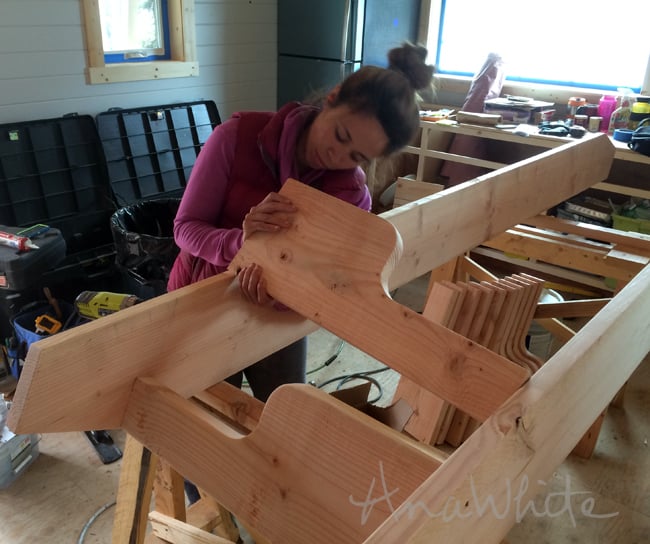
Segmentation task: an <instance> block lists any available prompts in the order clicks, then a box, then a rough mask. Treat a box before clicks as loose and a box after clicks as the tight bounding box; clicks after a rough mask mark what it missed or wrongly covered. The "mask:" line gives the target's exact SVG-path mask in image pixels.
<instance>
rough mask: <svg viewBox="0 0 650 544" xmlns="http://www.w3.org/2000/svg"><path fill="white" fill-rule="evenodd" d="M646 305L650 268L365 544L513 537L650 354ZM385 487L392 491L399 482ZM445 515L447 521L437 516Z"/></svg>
mask: <svg viewBox="0 0 650 544" xmlns="http://www.w3.org/2000/svg"><path fill="white" fill-rule="evenodd" d="M648 305H650V267H646V268H645V269H644V270H642V271H641V272H640V273H639V274H638V275H637V276H636V277H635V278H634V279H633V280H632V281H631V282H630V283H629V284H628V285H627V286H626V287H625V288H623V290H622V291H621V292H620V293H619V294H618V295H617V296H616V297H615V298H614V299H612V301H611V302H610V303H609V304H608V305H607V307H606V308H605V310H604V311H602V312H599V313H598V314H597V315H596V316H594V318H593V319H591V320H590V321H589V322H588V323H587V324H586V325H585V327H584V328H583V329H582V330H581V331H580V333H579V334H577V335H576V336H575V337H574V338H573V339H571V340H570V341H569V342H568V343H567V344H566V345H564V346H563V347H562V348H561V349H560V350H559V351H558V352H557V353H556V354H555V355H554V356H553V357H552V358H551V359H549V360H548V361H547V362H546V364H545V365H544V366H542V368H541V369H540V370H539V371H538V372H537V373H536V374H534V375H533V376H532V378H531V379H530V380H529V381H528V382H527V383H526V384H525V385H524V386H523V387H522V388H521V389H520V390H519V391H518V392H517V393H516V394H515V395H514V396H513V397H512V398H511V399H510V400H509V401H508V402H507V403H505V404H504V405H503V406H502V407H501V408H500V409H499V410H498V411H497V412H495V414H494V415H493V416H492V417H490V419H489V420H487V421H486V422H485V423H484V424H483V425H481V427H480V428H479V429H478V430H477V431H476V432H475V433H474V434H473V435H472V436H471V437H470V438H469V439H468V440H467V441H466V442H465V443H464V444H463V445H462V446H461V447H460V448H459V449H458V450H456V452H455V453H454V454H453V455H452V456H451V457H450V458H449V459H448V460H447V461H446V462H445V465H444V470H439V471H437V472H435V473H434V474H433V475H432V476H431V477H430V478H429V479H428V480H427V482H425V483H424V484H422V485H421V486H420V487H419V488H418V490H417V491H416V492H415V493H413V494H412V495H411V496H410V497H409V498H408V499H407V501H406V502H405V503H404V504H403V505H402V507H400V508H399V509H397V510H396V511H395V513H394V515H393V516H392V517H391V518H390V519H388V520H387V521H386V522H385V523H384V524H383V525H382V526H381V527H380V528H379V529H378V530H377V531H375V533H374V534H373V535H372V536H371V537H370V538H368V539H367V540H366V541H365V543H364V544H383V543H385V542H404V543H407V542H408V543H418V544H420V543H422V544H424V543H426V544H437V543H447V542H463V543H466V544H471V543H476V544H479V543H480V544H491V543H497V542H499V540H500V539H502V538H503V537H505V535H506V534H507V532H508V530H509V529H510V527H512V525H513V524H514V523H515V522H516V519H517V516H518V515H519V514H524V513H526V512H528V514H529V515H531V513H530V506H529V505H530V504H531V503H530V501H533V500H534V497H535V496H536V495H537V494H538V493H539V492H540V491H541V492H542V494H543V492H544V490H545V486H544V485H542V484H540V483H539V481H540V480H541V481H542V482H543V480H545V479H547V478H548V477H549V476H550V475H551V474H552V472H553V470H555V468H556V467H557V466H559V465H560V464H561V463H562V461H563V460H564V459H565V458H566V457H567V455H568V454H569V453H570V452H571V450H572V448H573V447H574V446H575V445H576V443H577V442H578V440H579V439H580V438H581V437H582V436H583V435H584V433H585V432H586V431H587V429H589V427H590V426H591V425H592V424H593V422H594V420H595V419H596V418H597V417H598V416H600V414H601V413H602V411H603V410H604V409H605V408H606V406H607V404H608V403H609V401H610V400H611V399H612V398H613V397H614V395H616V393H617V391H618V390H619V389H620V387H621V386H623V384H624V383H625V382H626V380H627V379H628V378H629V377H630V375H631V374H632V372H633V371H634V370H635V369H636V368H637V366H638V365H639V363H640V362H641V360H642V359H643V357H645V355H646V354H647V353H648V351H649V350H650V316H649V315H648V312H647V308H648ZM387 485H388V489H389V490H390V489H392V486H393V485H397V484H396V483H393V484H392V485H391V482H390V481H387ZM489 500H491V501H493V502H494V504H495V505H496V506H495V508H496V510H492V509H491V507H490V506H489V504H488V503H487V502H486V501H489ZM544 500H545V497H543V496H542V497H541V498H540V499H539V500H538V502H536V503H535V506H536V508H537V511H538V512H539V511H540V510H541V511H542V512H544ZM445 507H446V510H445ZM481 510H482V511H483V515H482V516H481V515H479V513H480V512H481ZM443 511H445V512H447V513H448V514H449V516H447V517H445V518H444V519H443V517H442V516H438V517H436V516H435V514H436V513H440V512H443ZM554 511H555V510H554ZM450 518H451V519H450Z"/></svg>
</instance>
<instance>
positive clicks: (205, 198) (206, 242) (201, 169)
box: [174, 118, 243, 266]
mask: <svg viewBox="0 0 650 544" xmlns="http://www.w3.org/2000/svg"><path fill="white" fill-rule="evenodd" d="M238 121H239V120H238V119H237V118H233V119H229V120H228V121H226V122H224V123H223V124H221V125H219V126H217V127H216V128H215V130H214V131H213V132H212V134H211V135H210V137H209V138H208V140H207V141H206V143H205V145H204V146H203V148H202V149H201V152H200V153H199V156H198V157H197V159H196V163H195V164H194V167H193V168H192V173H191V175H190V179H189V181H188V183H187V187H186V188H185V192H184V194H183V198H182V200H181V203H180V206H179V208H178V213H177V214H176V219H175V220H174V239H175V241H176V244H177V245H178V247H179V248H180V249H182V250H184V251H187V252H188V253H190V254H192V255H195V256H198V257H201V258H202V259H204V260H206V261H208V262H210V263H213V264H215V265H217V266H227V265H228V264H230V262H231V261H232V259H233V257H234V256H235V254H236V253H237V251H239V248H240V247H241V245H242V236H243V231H242V229H240V228H238V229H222V228H218V227H217V226H216V225H217V224H218V222H219V216H220V214H221V209H222V207H223V205H224V200H225V197H226V194H227V192H228V179H229V178H230V170H231V167H232V163H233V159H234V155H235V142H236V136H237V127H238V126H239V122H238Z"/></svg>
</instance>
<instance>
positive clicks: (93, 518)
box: [77, 501, 116, 544]
mask: <svg viewBox="0 0 650 544" xmlns="http://www.w3.org/2000/svg"><path fill="white" fill-rule="evenodd" d="M115 504H116V503H115V501H113V502H108V503H106V504H105V505H104V506H102V507H101V508H100V509H99V510H97V512H95V513H94V514H93V515H92V516H90V519H89V520H88V521H87V522H86V524H85V525H84V526H83V529H81V533H79V540H77V544H83V542H84V540H85V539H86V533H87V532H88V529H90V526H91V525H92V524H93V523H95V521H97V518H98V517H99V516H101V515H102V514H103V513H104V512H106V510H108V509H109V508H110V507H111V506H115Z"/></svg>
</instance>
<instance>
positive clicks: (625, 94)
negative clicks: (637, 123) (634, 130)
mask: <svg viewBox="0 0 650 544" xmlns="http://www.w3.org/2000/svg"><path fill="white" fill-rule="evenodd" d="M619 91H620V92H621V95H620V96H619V97H618V98H617V99H616V103H617V105H618V107H617V108H616V109H615V110H614V111H613V112H612V115H611V117H610V118H609V127H608V128H607V134H609V135H610V136H612V135H613V134H614V131H615V130H617V129H621V128H627V125H628V123H629V122H630V113H632V102H633V101H634V93H633V92H632V91H631V90H630V89H619Z"/></svg>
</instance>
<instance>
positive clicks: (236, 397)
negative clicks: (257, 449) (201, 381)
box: [194, 382, 264, 431]
mask: <svg viewBox="0 0 650 544" xmlns="http://www.w3.org/2000/svg"><path fill="white" fill-rule="evenodd" d="M194 398H196V399H198V400H199V401H201V402H202V403H203V404H205V405H206V406H209V407H210V408H211V409H213V410H216V411H218V412H220V413H221V414H223V415H224V416H226V417H227V418H229V419H230V420H232V421H233V422H234V423H236V424H237V425H240V426H241V427H242V428H244V429H246V430H247V431H252V430H253V429H254V428H255V427H256V426H257V424H258V423H259V420H260V418H261V417H262V411H263V410H264V403H263V402H262V401H260V400H258V399H256V398H255V397H253V396H251V395H248V394H247V393H244V392H243V391H242V390H241V389H238V388H236V387H235V386H234V385H230V384H229V383H228V382H220V383H217V384H215V385H213V386H211V387H209V388H208V389H206V390H205V391H201V392H200V393H197V394H196V395H194Z"/></svg>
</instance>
